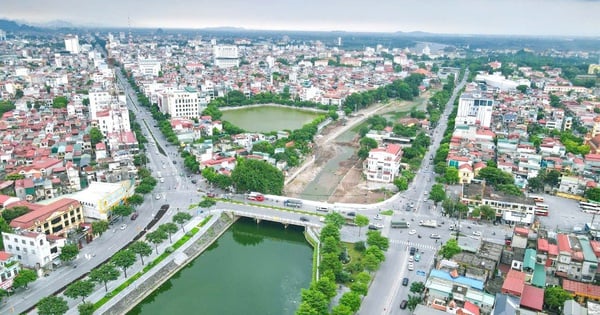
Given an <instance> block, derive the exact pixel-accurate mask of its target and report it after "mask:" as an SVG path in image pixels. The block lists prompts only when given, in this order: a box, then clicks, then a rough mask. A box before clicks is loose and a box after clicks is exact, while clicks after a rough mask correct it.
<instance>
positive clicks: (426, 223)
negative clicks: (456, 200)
mask: <svg viewBox="0 0 600 315" xmlns="http://www.w3.org/2000/svg"><path fill="white" fill-rule="evenodd" d="M419 225H420V226H425V227H431V228H436V227H437V221H436V220H421V221H419Z"/></svg>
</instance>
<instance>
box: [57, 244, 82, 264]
mask: <svg viewBox="0 0 600 315" xmlns="http://www.w3.org/2000/svg"><path fill="white" fill-rule="evenodd" d="M78 254H79V247H77V245H76V244H67V245H65V246H63V247H62V248H61V249H60V254H59V255H58V258H60V260H61V261H63V262H66V263H69V262H71V261H73V260H75V258H76V257H77V255H78Z"/></svg>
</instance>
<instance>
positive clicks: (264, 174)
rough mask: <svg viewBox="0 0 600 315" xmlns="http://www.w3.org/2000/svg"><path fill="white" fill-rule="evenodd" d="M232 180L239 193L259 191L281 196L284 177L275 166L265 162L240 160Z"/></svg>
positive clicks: (232, 173)
mask: <svg viewBox="0 0 600 315" xmlns="http://www.w3.org/2000/svg"><path fill="white" fill-rule="evenodd" d="M231 179H232V180H233V183H234V185H235V188H236V190H237V191H239V192H247V191H257V192H261V193H264V194H274V195H281V193H282V191H283V182H284V176H283V173H282V172H281V171H280V170H279V169H278V168H276V167H275V166H273V165H271V164H268V163H267V162H265V161H259V160H250V159H241V158H240V159H238V161H237V165H236V166H235V169H234V170H233V171H232V172H231Z"/></svg>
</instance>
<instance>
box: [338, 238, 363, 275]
mask: <svg viewBox="0 0 600 315" xmlns="http://www.w3.org/2000/svg"><path fill="white" fill-rule="evenodd" d="M342 244H343V245H344V246H346V248H347V249H348V255H350V262H349V263H348V264H347V265H344V269H346V270H351V274H352V277H353V278H354V276H356V275H357V274H358V273H360V272H361V271H363V269H364V268H363V267H360V268H353V266H354V265H356V264H360V262H361V261H362V253H361V252H359V251H357V250H356V249H354V243H346V242H342ZM355 270H358V271H355Z"/></svg>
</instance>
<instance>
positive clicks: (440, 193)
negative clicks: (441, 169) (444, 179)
mask: <svg viewBox="0 0 600 315" xmlns="http://www.w3.org/2000/svg"><path fill="white" fill-rule="evenodd" d="M429 199H431V200H433V201H434V202H435V203H436V204H437V203H438V202H441V201H443V200H444V199H446V191H445V190H444V185H442V184H433V186H431V191H430V192H429Z"/></svg>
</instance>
